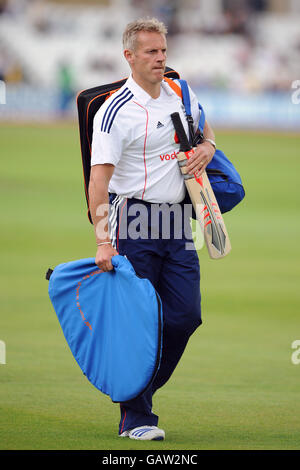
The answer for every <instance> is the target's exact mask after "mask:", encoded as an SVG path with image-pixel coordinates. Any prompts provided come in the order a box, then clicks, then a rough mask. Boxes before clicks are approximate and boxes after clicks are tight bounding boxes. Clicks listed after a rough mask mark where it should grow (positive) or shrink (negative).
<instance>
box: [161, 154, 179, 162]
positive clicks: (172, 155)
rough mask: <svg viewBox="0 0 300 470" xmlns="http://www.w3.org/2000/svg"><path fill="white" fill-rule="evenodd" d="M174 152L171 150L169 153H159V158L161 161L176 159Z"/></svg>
mask: <svg viewBox="0 0 300 470" xmlns="http://www.w3.org/2000/svg"><path fill="white" fill-rule="evenodd" d="M176 158H177V157H176V152H173V153H171V155H170V154H169V153H165V154H163V155H160V159H161V161H162V162H163V161H164V160H176Z"/></svg>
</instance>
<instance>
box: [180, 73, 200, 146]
mask: <svg viewBox="0 0 300 470" xmlns="http://www.w3.org/2000/svg"><path fill="white" fill-rule="evenodd" d="M178 81H179V82H180V84H181V91H182V101H183V104H184V107H185V112H186V118H187V122H188V125H189V131H190V143H191V144H192V145H197V143H200V141H202V139H203V129H204V126H205V113H204V110H203V108H202V106H201V104H200V103H198V107H199V111H200V119H199V124H198V131H199V132H198V135H196V134H195V131H194V120H193V116H192V111H191V99H190V92H189V87H188V84H187V82H186V80H182V79H179V80H178Z"/></svg>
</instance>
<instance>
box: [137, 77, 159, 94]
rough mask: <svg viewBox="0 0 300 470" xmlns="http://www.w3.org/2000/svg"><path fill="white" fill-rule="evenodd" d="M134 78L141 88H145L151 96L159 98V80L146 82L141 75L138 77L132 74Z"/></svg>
mask: <svg viewBox="0 0 300 470" xmlns="http://www.w3.org/2000/svg"><path fill="white" fill-rule="evenodd" d="M132 78H133V80H134V81H135V82H136V83H137V84H138V85H139V86H140V87H141V88H143V90H145V92H146V93H148V95H150V96H151V98H153V99H156V98H159V96H160V85H161V82H158V83H149V82H145V81H144V80H142V79H141V78H140V77H136V76H135V75H134V74H132Z"/></svg>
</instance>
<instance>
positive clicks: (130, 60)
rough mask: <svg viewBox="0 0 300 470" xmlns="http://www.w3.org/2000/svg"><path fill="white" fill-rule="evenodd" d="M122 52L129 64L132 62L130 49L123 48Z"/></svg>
mask: <svg viewBox="0 0 300 470" xmlns="http://www.w3.org/2000/svg"><path fill="white" fill-rule="evenodd" d="M123 54H124V57H125V59H126V60H127V62H128V63H129V65H131V64H132V62H133V51H131V50H130V49H125V50H124V52H123Z"/></svg>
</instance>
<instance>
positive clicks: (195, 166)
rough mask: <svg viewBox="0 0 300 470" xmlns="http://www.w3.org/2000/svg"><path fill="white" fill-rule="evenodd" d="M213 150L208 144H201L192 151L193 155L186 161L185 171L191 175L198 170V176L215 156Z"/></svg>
mask: <svg viewBox="0 0 300 470" xmlns="http://www.w3.org/2000/svg"><path fill="white" fill-rule="evenodd" d="M215 151H216V150H215V148H214V146H213V145H212V144H211V143H210V142H203V144H200V145H198V146H197V147H196V148H195V149H194V153H193V155H191V157H190V158H189V160H188V163H187V165H186V170H187V172H188V173H190V174H193V173H195V171H197V170H199V171H200V174H201V173H202V172H203V171H204V170H205V168H206V167H207V165H208V164H209V162H210V161H211V160H212V158H213V156H214V154H215Z"/></svg>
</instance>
